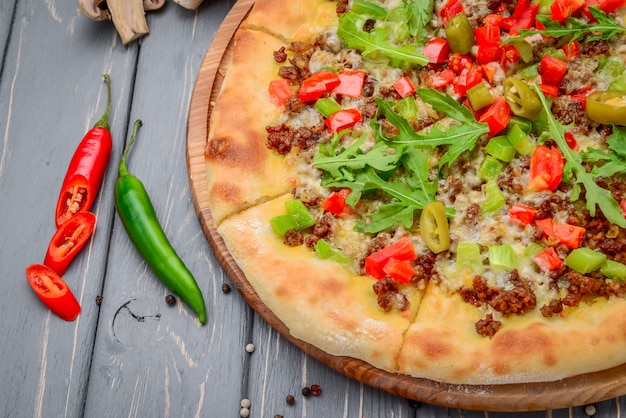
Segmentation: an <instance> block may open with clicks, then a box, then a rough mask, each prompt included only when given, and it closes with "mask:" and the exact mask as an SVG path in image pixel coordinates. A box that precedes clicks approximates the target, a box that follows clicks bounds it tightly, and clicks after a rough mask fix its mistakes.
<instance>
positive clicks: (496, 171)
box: [478, 155, 504, 181]
mask: <svg viewBox="0 0 626 418" xmlns="http://www.w3.org/2000/svg"><path fill="white" fill-rule="evenodd" d="M503 168H504V166H503V165H502V163H501V162H500V161H498V160H497V159H495V158H494V157H492V156H491V155H487V156H486V157H485V159H484V160H483V162H482V163H481V164H480V167H478V177H480V178H481V179H482V180H483V181H489V180H495V179H497V178H498V175H500V173H501V172H502V169H503Z"/></svg>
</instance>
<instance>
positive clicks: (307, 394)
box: [302, 387, 311, 397]
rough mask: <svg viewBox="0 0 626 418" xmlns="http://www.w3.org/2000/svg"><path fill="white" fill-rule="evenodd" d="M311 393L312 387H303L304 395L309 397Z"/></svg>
mask: <svg viewBox="0 0 626 418" xmlns="http://www.w3.org/2000/svg"><path fill="white" fill-rule="evenodd" d="M310 395H311V389H309V388H308V387H305V388H302V396H304V397H307V396H310Z"/></svg>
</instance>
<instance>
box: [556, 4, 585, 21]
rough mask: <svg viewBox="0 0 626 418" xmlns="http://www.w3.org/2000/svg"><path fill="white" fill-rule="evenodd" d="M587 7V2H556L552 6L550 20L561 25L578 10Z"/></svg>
mask: <svg viewBox="0 0 626 418" xmlns="http://www.w3.org/2000/svg"><path fill="white" fill-rule="evenodd" d="M584 5H585V0H554V2H553V3H552V5H551V6H550V10H551V12H552V15H551V16H550V18H551V19H552V20H556V21H557V22H559V23H560V24H563V23H565V21H566V20H567V18H568V17H570V16H572V15H573V14H574V13H576V11H577V10H578V9H580V8H581V7H583V6H584Z"/></svg>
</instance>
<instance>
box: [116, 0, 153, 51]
mask: <svg viewBox="0 0 626 418" xmlns="http://www.w3.org/2000/svg"><path fill="white" fill-rule="evenodd" d="M107 6H108V8H109V11H110V12H111V17H112V19H113V24H114V25H115V28H116V29H117V32H118V33H119V34H120V37H121V38H122V43H123V44H124V45H126V44H127V43H129V42H131V41H134V40H135V39H137V38H140V37H141V36H143V35H146V34H148V32H149V31H150V30H149V29H148V23H147V22H146V14H145V11H144V8H143V0H108V1H107Z"/></svg>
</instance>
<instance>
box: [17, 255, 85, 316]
mask: <svg viewBox="0 0 626 418" xmlns="http://www.w3.org/2000/svg"><path fill="white" fill-rule="evenodd" d="M26 279H27V280H28V284H30V286H31V287H32V288H33V290H34V291H35V294H36V295H37V297H38V298H39V299H40V300H41V301H42V302H43V304H44V305H46V306H47V307H48V309H50V310H51V311H52V312H54V313H55V314H56V315H57V316H59V318H61V319H63V320H65V321H73V320H74V319H76V317H77V316H78V314H79V313H80V304H79V303H78V301H77V300H76V298H75V297H74V294H73V293H72V291H71V290H70V288H69V287H67V284H66V283H65V282H64V281H63V279H62V278H61V276H59V275H58V274H56V273H55V272H54V270H52V269H51V268H50V267H48V266H46V265H43V264H31V265H30V266H28V267H27V268H26Z"/></svg>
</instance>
